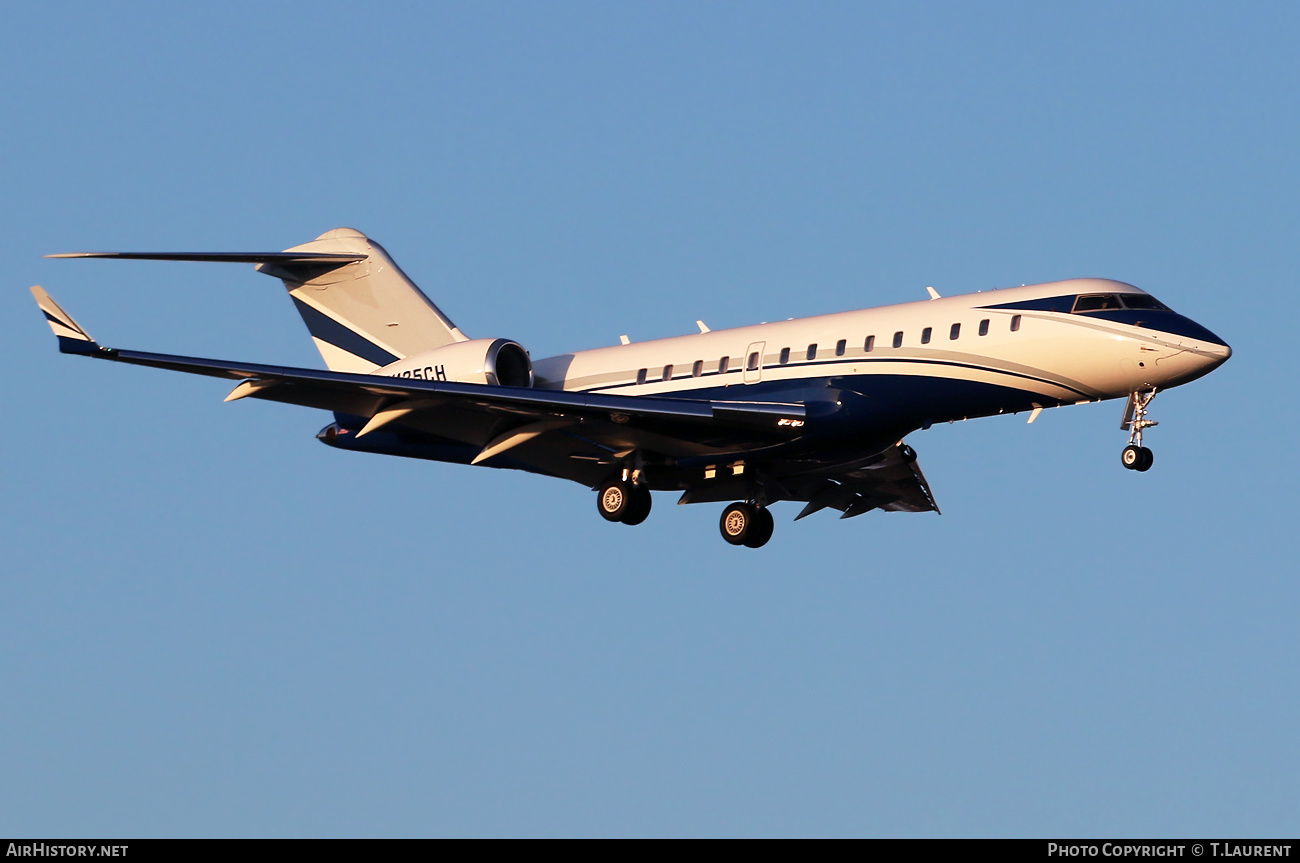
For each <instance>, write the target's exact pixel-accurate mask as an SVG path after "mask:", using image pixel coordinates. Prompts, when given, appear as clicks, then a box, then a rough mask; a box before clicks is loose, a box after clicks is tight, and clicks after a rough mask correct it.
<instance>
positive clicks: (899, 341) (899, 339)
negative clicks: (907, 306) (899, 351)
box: [894, 330, 903, 348]
mask: <svg viewBox="0 0 1300 863" xmlns="http://www.w3.org/2000/svg"><path fill="white" fill-rule="evenodd" d="M902 346H903V333H902V331H901V330H900V331H899V332H896V333H894V347H896V348H901V347H902Z"/></svg>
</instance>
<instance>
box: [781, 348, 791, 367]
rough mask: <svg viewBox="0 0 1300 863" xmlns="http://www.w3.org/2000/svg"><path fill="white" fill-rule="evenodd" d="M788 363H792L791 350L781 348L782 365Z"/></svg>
mask: <svg viewBox="0 0 1300 863" xmlns="http://www.w3.org/2000/svg"><path fill="white" fill-rule="evenodd" d="M788 362H790V349H789V348H781V365H785V364H786V363H788Z"/></svg>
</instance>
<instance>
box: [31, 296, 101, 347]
mask: <svg viewBox="0 0 1300 863" xmlns="http://www.w3.org/2000/svg"><path fill="white" fill-rule="evenodd" d="M32 296H33V297H35V298H36V305H38V306H40V307H41V311H42V312H44V313H45V320H46V322H47V323H49V325H50V329H52V330H54V335H55V336H57V337H58V339H59V350H60V351H62V352H63V353H65V354H93V353H94V352H95V351H97V350H99V345H97V344H95V340H94V339H92V338H91V337H90V335H89V334H88V333H87V332H86V331H85V330H83V329H82V328H81V325H80V324H78V323H77V322H76V321H74V320H73V319H72V315H70V314H68V313H67V312H65V311H64V310H63V309H62V308H60V307H59V304H58V303H56V302H54V298H53V297H51V296H50V295H49V294H47V293H46V292H45V289H44V288H42V287H41V286H40V285H33V286H32Z"/></svg>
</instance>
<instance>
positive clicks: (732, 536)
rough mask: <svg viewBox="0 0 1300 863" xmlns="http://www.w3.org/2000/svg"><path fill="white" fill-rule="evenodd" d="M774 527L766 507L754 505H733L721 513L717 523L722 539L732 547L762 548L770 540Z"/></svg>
mask: <svg viewBox="0 0 1300 863" xmlns="http://www.w3.org/2000/svg"><path fill="white" fill-rule="evenodd" d="M774 527H775V525H774V523H773V521H772V513H770V512H768V510H767V507H765V506H759V505H758V504H754V503H733V504H732V505H731V506H729V507H727V508H726V509H724V510H723V511H722V520H721V521H720V522H719V523H718V528H719V530H721V531H722V538H723V539H725V540H726V541H727V542H729V543H731V544H732V545H743V546H746V547H747V548H762V547H763V546H764V545H766V544H767V541H768V540H769V539H771V538H772V530H773V528H774Z"/></svg>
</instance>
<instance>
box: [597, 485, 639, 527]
mask: <svg viewBox="0 0 1300 863" xmlns="http://www.w3.org/2000/svg"><path fill="white" fill-rule="evenodd" d="M634 491H635V490H634V489H633V487H632V484H631V483H630V482H623V481H622V480H618V479H616V480H611V481H610V482H607V483H605V484H604V485H602V486H601V487H600V491H598V492H596V509H597V510H598V511H599V512H600V515H601V517H602V518H603V519H605V521H622V520H623V519H625V518H626V517H627V514H628V511H629V510H630V509H631V508H632V501H633V500H634V499H635V494H634ZM646 514H647V515H649V510H648V509H647V512H646Z"/></svg>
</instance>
